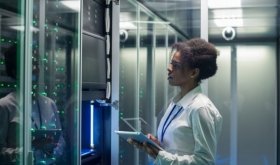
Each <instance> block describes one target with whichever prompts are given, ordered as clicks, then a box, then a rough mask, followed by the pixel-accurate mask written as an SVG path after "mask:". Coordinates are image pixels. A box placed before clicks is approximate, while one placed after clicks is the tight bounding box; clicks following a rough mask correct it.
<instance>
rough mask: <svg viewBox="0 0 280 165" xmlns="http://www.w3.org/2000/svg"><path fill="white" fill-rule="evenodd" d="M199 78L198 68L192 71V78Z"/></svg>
mask: <svg viewBox="0 0 280 165" xmlns="http://www.w3.org/2000/svg"><path fill="white" fill-rule="evenodd" d="M198 76H199V69H198V68H194V69H192V71H191V75H190V77H191V78H195V79H196V78H198Z"/></svg>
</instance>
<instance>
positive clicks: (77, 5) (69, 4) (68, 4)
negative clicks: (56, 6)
mask: <svg viewBox="0 0 280 165" xmlns="http://www.w3.org/2000/svg"><path fill="white" fill-rule="evenodd" d="M60 3H62V4H63V5H64V6H66V7H68V8H70V9H73V10H75V11H80V1H77V0H75V1H61V2H60Z"/></svg>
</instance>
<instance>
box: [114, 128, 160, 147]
mask: <svg viewBox="0 0 280 165" xmlns="http://www.w3.org/2000/svg"><path fill="white" fill-rule="evenodd" d="M115 133H117V134H118V135H119V136H120V137H121V138H123V139H124V140H127V139H129V138H131V139H133V140H136V141H139V142H141V143H143V142H147V143H150V144H152V145H153V146H155V147H157V148H158V149H160V150H163V149H162V148H161V147H160V146H159V145H158V144H157V143H155V142H153V141H152V140H151V139H149V138H148V137H147V136H146V135H144V134H143V133H142V132H131V131H115Z"/></svg>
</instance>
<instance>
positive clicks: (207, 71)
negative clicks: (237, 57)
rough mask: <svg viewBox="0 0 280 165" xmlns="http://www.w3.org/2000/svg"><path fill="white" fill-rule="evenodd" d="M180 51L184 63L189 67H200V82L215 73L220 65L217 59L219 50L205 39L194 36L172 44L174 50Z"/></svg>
mask: <svg viewBox="0 0 280 165" xmlns="http://www.w3.org/2000/svg"><path fill="white" fill-rule="evenodd" d="M173 51H176V52H179V53H180V54H181V56H182V63H183V64H184V67H187V68H191V69H194V68H198V69H199V76H198V79H197V80H198V82H200V81H201V80H204V79H207V78H209V77H211V76H213V75H215V73H216V71H217V69H218V67H217V63H216V59H217V56H218V51H217V49H216V48H215V46H214V45H213V44H211V43H209V42H207V41H205V40H204V39H200V38H194V39H191V40H187V41H184V42H177V43H175V44H174V45H172V52H173Z"/></svg>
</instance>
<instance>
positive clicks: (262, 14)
mask: <svg viewBox="0 0 280 165" xmlns="http://www.w3.org/2000/svg"><path fill="white" fill-rule="evenodd" d="M138 2H140V3H142V4H143V5H144V6H146V7H147V8H149V9H150V10H152V11H153V12H154V13H156V14H158V15H159V16H160V17H162V18H163V19H166V20H167V21H169V22H170V23H171V25H173V26H174V27H176V28H178V30H179V31H181V32H182V33H184V34H185V35H187V36H190V37H194V36H197V34H199V31H200V14H199V13H200V5H201V4H200V2H201V1H197V0H138ZM202 2H203V1H202ZM208 6H209V11H208V20H209V21H208V23H209V39H212V40H220V41H222V40H223V38H222V31H223V29H224V28H225V27H226V26H232V27H233V28H234V29H235V31H236V39H240V40H246V41H249V40H255V39H260V40H274V39H276V37H277V36H278V37H279V29H280V26H279V25H280V14H279V13H280V10H279V9H280V0H208ZM123 7H125V5H124V6H122V4H121V8H123Z"/></svg>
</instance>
